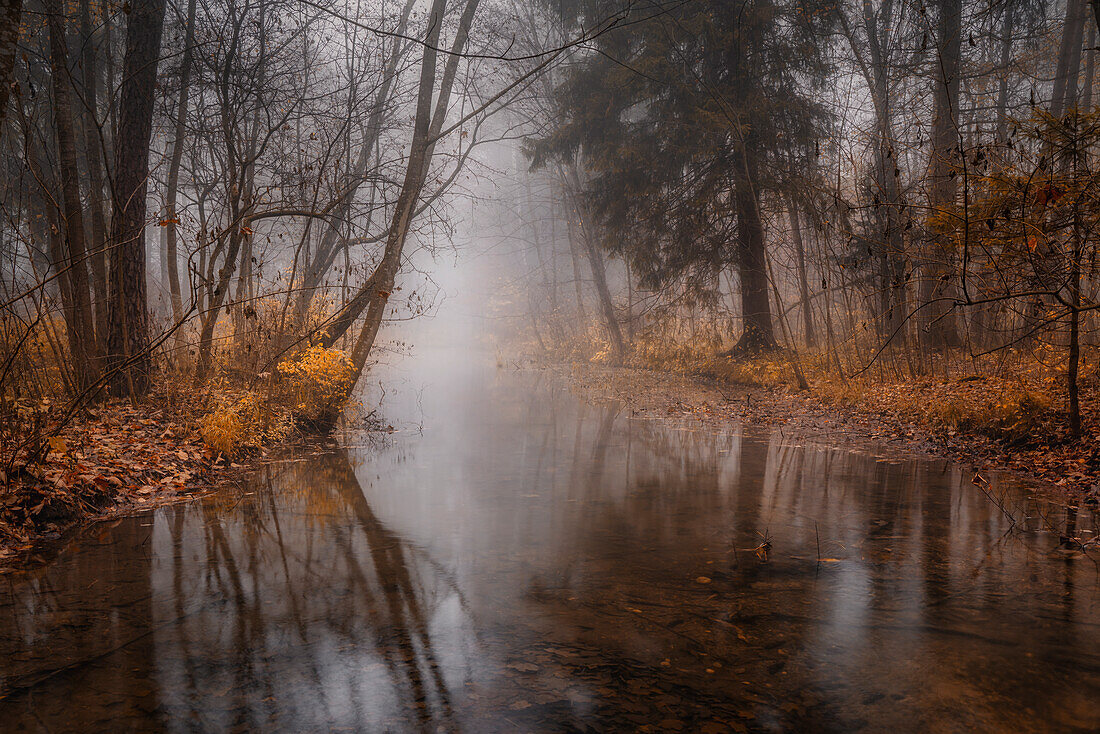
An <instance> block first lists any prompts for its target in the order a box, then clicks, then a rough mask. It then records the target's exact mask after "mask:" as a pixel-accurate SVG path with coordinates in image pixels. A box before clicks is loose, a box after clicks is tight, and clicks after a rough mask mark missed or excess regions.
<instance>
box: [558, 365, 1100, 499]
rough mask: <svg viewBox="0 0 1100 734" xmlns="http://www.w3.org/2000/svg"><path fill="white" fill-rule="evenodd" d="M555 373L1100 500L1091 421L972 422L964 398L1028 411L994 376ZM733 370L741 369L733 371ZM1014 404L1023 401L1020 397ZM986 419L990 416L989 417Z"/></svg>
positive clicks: (637, 409) (610, 392)
mask: <svg viewBox="0 0 1100 734" xmlns="http://www.w3.org/2000/svg"><path fill="white" fill-rule="evenodd" d="M549 369H552V370H556V371H560V372H563V373H565V374H567V375H568V377H569V379H571V380H572V382H573V385H574V386H575V388H576V389H577V390H578V391H579V392H581V393H582V394H583V395H584V396H585V397H586V398H587V399H589V400H595V401H600V400H608V399H610V400H616V401H619V402H621V403H622V404H623V405H624V406H626V407H627V408H629V410H630V411H631V413H632V414H633V415H636V416H642V417H654V418H657V417H686V418H693V419H699V420H703V421H707V422H715V423H722V422H730V421H739V422H749V423H762V424H767V425H771V426H776V427H781V428H783V429H785V430H790V431H794V432H798V433H803V434H807V435H827V436H829V437H830V438H831V439H835V440H836V441H838V442H844V443H848V444H854V445H870V444H874V445H877V446H889V447H893V448H895V449H897V450H899V451H903V452H905V453H909V454H920V455H925V456H938V457H944V458H950V459H954V460H956V461H959V462H961V463H963V464H965V465H968V466H971V467H972V468H973V469H974V470H975V471H976V472H978V474H979V476H980V473H981V472H983V471H993V470H1000V471H1008V472H1012V473H1014V474H1017V475H1019V476H1021V477H1024V478H1027V479H1030V480H1033V481H1038V482H1042V483H1044V484H1049V485H1051V486H1052V487H1053V488H1057V490H1058V492H1059V493H1060V494H1063V495H1064V497H1065V499H1066V501H1067V502H1070V503H1077V502H1084V503H1087V504H1095V503H1097V501H1098V499H1100V440H1098V438H1097V436H1096V435H1095V434H1094V429H1093V427H1092V425H1091V423H1088V424H1086V427H1085V429H1086V435H1085V436H1084V437H1083V438H1081V439H1079V440H1073V441H1071V440H1067V439H1066V438H1065V437H1064V435H1063V434H1062V432H1061V431H1060V429H1059V427H1058V426H1057V424H1056V420H1057V419H1056V417H1052V416H1055V414H1054V413H1053V412H1052V411H1050V410H1049V409H1046V410H1043V411H1039V410H1038V408H1036V410H1035V415H1031V414H1028V415H1026V416H1024V417H1025V418H1026V420H1023V419H1001V420H1000V422H999V423H998V424H997V425H980V424H978V423H976V422H973V421H972V420H971V417H972V416H974V415H976V414H978V413H979V412H980V411H979V410H978V409H977V408H973V407H971V408H967V407H966V406H986V405H994V406H996V405H998V402H997V400H998V399H1000V400H1001V403H1000V404H1002V405H1005V406H1006V408H1005V412H1006V415H1009V414H1011V411H1010V410H1009V408H1008V407H1007V406H1008V404H1009V403H1013V405H1012V406H1011V407H1012V408H1014V409H1015V410H1016V411H1023V412H1027V411H1029V410H1031V407H1030V406H1029V405H1028V404H1027V400H1028V399H1027V398H1026V397H1025V398H1021V397H1020V396H1019V394H1017V393H1011V394H1009V392H1008V391H1007V388H1006V387H1005V385H1003V384H1000V383H998V382H996V381H994V380H993V379H992V378H974V377H964V378H961V379H959V380H956V381H954V382H950V383H947V382H936V381H929V382H927V383H907V384H899V385H877V386H871V387H867V388H855V387H852V386H848V387H847V388H846V389H844V390H839V389H837V387H836V386H834V385H812V386H811V388H810V389H809V390H798V389H796V388H793V387H790V386H787V385H771V386H764V385H754V384H746V383H745V382H739V381H735V380H733V379H730V377H729V375H722V374H720V373H717V372H716V371H715V370H713V369H703V370H700V371H699V372H697V373H695V374H682V373H675V372H663V371H653V370H648V369H641V368H635V367H613V366H608V365H601V364H593V363H585V362H574V363H571V364H568V365H566V364H558V365H553V366H550V367H549ZM739 374H741V373H739ZM1021 403H1022V405H1021ZM989 420H998V419H996V418H990V419H989Z"/></svg>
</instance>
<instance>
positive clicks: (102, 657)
mask: <svg viewBox="0 0 1100 734" xmlns="http://www.w3.org/2000/svg"><path fill="white" fill-rule="evenodd" d="M418 400H419V397H418ZM423 410H424V432H423V434H422V435H421V434H418V433H413V434H410V435H398V436H397V437H395V438H394V439H393V440H391V441H389V442H387V443H386V444H385V445H381V446H377V445H376V446H363V447H353V448H349V449H346V450H343V449H314V450H303V451H300V452H298V453H297V454H294V455H289V456H287V457H285V458H284V459H283V460H281V461H280V462H277V463H273V464H271V465H269V466H268V467H267V468H266V469H265V470H263V471H262V472H261V473H260V474H259V475H258V476H257V477H256V479H255V481H254V482H253V483H252V486H251V487H250V488H249V492H250V493H249V494H247V495H245V496H243V497H242V496H240V494H239V493H234V492H227V493H225V494H223V495H219V496H216V497H213V498H209V499H208V500H206V501H203V502H200V503H194V504H191V505H185V506H178V507H173V508H168V509H164V510H160V511H158V512H156V513H155V514H151V515H146V516H142V517H137V518H131V519H127V520H123V521H121V522H118V523H115V524H114V525H112V526H101V527H97V528H93V529H92V530H91V531H89V532H88V533H86V534H85V535H84V536H83V537H81V538H79V539H78V540H77V541H76V542H75V543H74V544H73V546H72V547H71V548H70V549H69V550H68V551H67V552H66V553H64V554H62V555H61V557H60V558H58V559H57V560H56V561H55V562H54V563H53V564H52V565H50V566H49V567H47V568H45V569H42V570H39V571H36V572H33V573H32V574H30V575H27V576H23V577H17V578H11V579H8V580H6V583H7V588H6V589H5V590H3V591H0V656H2V658H0V659H3V660H5V663H4V666H3V669H2V671H0V695H2V696H3V698H2V699H0V721H3V722H5V726H11V727H13V728H15V729H17V730H19V729H27V730H50V731H52V730H58V729H60V730H85V729H89V728H108V727H109V728H111V729H125V728H134V729H164V728H167V729H180V730H195V729H197V730H225V729H240V730H250V729H259V728H263V729H272V728H279V729H286V730H292V731H293V730H315V729H319V728H320V729H331V728H349V729H358V730H377V731H387V730H401V731H404V730H409V731H437V730H439V731H456V730H465V731H478V732H480V731H517V730H546V731H560V730H608V729H615V730H621V729H636V728H642V727H650V728H651V729H654V730H685V731H688V730H690V731H714V732H719V731H748V730H754V731H755V730H763V731H780V730H790V729H796V730H797V729H801V730H805V729H815V730H823V731H832V730H835V731H851V730H859V729H861V728H863V729H866V730H882V729H885V728H889V727H892V728H895V729H897V730H899V731H906V730H929V731H956V730H972V729H982V730H988V729H992V728H1006V729H1012V730H1018V731H1042V730H1058V731H1073V730H1079V731H1088V730H1095V729H1096V728H1097V727H1100V710H1098V709H1097V708H1096V706H1095V702H1096V701H1097V700H1100V652H1098V650H1100V645H1098V644H1097V643H1100V592H1098V589H1100V580H1098V572H1097V565H1096V564H1095V563H1094V562H1093V561H1092V560H1090V559H1089V558H1088V557H1086V556H1084V555H1083V554H1081V553H1079V552H1072V551H1065V550H1059V549H1058V540H1059V538H1058V534H1057V533H1046V532H1041V528H1042V527H1044V525H1042V524H1040V523H1039V521H1038V520H1036V518H1040V517H1045V518H1046V520H1047V521H1053V520H1056V519H1058V518H1057V517H1056V515H1057V513H1060V512H1061V513H1063V514H1064V512H1065V511H1064V510H1060V509H1058V508H1052V507H1049V506H1045V505H1042V504H1041V503H1039V502H1038V501H1037V500H1032V499H1029V498H1028V497H1027V495H1026V494H1025V493H1023V492H1022V491H1021V490H1019V489H1017V488H1013V487H1002V488H999V489H998V488H995V491H1003V492H1004V498H1005V499H1004V502H1005V503H1006V504H1005V506H1004V508H1003V509H1002V507H1001V506H999V504H998V502H994V501H991V500H990V499H988V498H987V497H986V496H984V495H983V494H982V493H981V492H978V491H976V490H975V489H974V488H973V487H972V486H970V484H969V482H967V481H965V480H966V477H964V476H962V474H961V473H960V472H959V471H958V470H956V469H955V468H953V467H952V466H951V465H949V464H946V463H945V462H928V461H916V460H914V461H906V462H896V461H893V460H887V459H884V458H882V457H876V456H873V455H868V454H856V453H850V452H848V451H845V450H841V449H833V448H825V447H822V446H819V445H812V444H811V445H803V444H801V443H798V442H797V441H795V440H792V439H789V438H784V437H782V436H779V435H768V434H767V433H766V432H763V431H759V430H756V429H753V428H743V429H742V428H736V429H733V430H729V431H724V432H719V433H714V432H712V431H707V430H704V429H702V428H700V427H699V426H690V425H679V426H670V425H668V424H664V423H658V422H648V421H641V420H637V419H634V418H632V417H630V416H629V415H628V414H627V412H628V411H621V410H620V409H619V408H618V407H616V406H613V405H608V406H591V405H587V404H585V403H583V402H581V401H579V400H576V399H575V398H573V397H572V396H570V395H569V393H568V391H567V389H566V388H565V386H564V385H563V384H562V383H561V382H560V381H559V380H556V379H551V378H550V377H548V376H543V375H540V374H538V373H519V374H517V373H493V372H491V371H489V372H487V371H485V370H482V369H480V368H477V367H471V368H469V369H466V370H462V369H456V370H455V375H454V376H453V378H452V382H451V383H450V384H449V385H447V386H446V389H440V390H438V391H436V393H435V394H434V395H426V396H425V400H424V402H423ZM410 415H411V414H410ZM418 420H419V418H418ZM352 438H354V437H352ZM1010 516H1011V517H1010ZM1013 518H1015V519H1016V520H1018V521H1019V522H1020V524H1021V525H1022V526H1024V527H1025V528H1026V530H1027V531H1026V532H1019V531H1013V530H1012V525H1013ZM1062 520H1063V521H1065V522H1072V523H1075V527H1074V534H1075V535H1079V536H1081V535H1083V536H1084V537H1088V535H1089V533H1090V532H1091V531H1095V529H1096V527H1095V518H1094V517H1092V516H1091V515H1086V514H1085V513H1083V512H1082V513H1080V514H1078V515H1075V516H1065V517H1063V518H1062ZM1060 529H1063V530H1064V528H1060ZM765 539H767V541H768V542H769V543H770V552H769V553H768V554H767V557H768V560H767V561H764V560H762V556H763V555H764V554H763V553H762V552H760V550H759V549H760V546H761V544H762V543H763V542H764V540H765Z"/></svg>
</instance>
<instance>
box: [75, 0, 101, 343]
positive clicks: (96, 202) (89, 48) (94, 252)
mask: <svg viewBox="0 0 1100 734" xmlns="http://www.w3.org/2000/svg"><path fill="white" fill-rule="evenodd" d="M88 3H89V0H81V2H80V35H81V40H82V43H83V52H82V60H81V64H82V66H83V67H84V69H83V71H84V75H83V85H84V106H85V109H84V113H83V115H82V119H83V120H84V157H85V161H86V163H87V165H88V210H89V212H90V214H91V220H92V242H91V247H90V248H88V259H89V261H90V264H91V270H92V286H93V292H94V293H95V333H96V339H97V342H96V351H97V353H98V354H100V355H102V354H103V351H104V349H105V348H106V340H107V218H106V216H105V215H104V212H103V190H104V189H103V185H104V177H103V138H102V137H101V136H100V129H99V118H98V114H99V113H98V110H99V101H98V100H99V73H98V71H99V70H98V68H97V66H98V64H97V54H96V50H97V44H96V42H95V38H94V36H95V32H94V30H93V28H92V13H91V8H89V7H88Z"/></svg>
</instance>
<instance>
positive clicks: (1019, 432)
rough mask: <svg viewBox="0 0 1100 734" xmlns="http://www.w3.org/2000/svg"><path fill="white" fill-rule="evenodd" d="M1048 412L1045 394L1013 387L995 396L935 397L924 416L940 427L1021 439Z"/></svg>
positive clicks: (1029, 434)
mask: <svg viewBox="0 0 1100 734" xmlns="http://www.w3.org/2000/svg"><path fill="white" fill-rule="evenodd" d="M1049 412H1050V398H1048V397H1047V396H1046V395H1044V394H1042V393H1039V392H1036V391H1034V390H1026V389H1022V388H1016V389H1009V390H1006V391H1005V392H1003V393H1001V395H999V396H996V397H978V396H973V395H966V394H956V395H951V396H948V397H945V398H943V399H941V400H936V401H934V402H933V403H932V404H931V405H930V406H929V408H928V414H927V417H928V422H929V423H930V424H931V425H933V426H936V427H939V428H946V429H949V430H955V431H972V432H975V433H981V434H984V435H986V436H989V437H990V438H994V439H997V440H1000V441H1006V442H1009V443H1023V442H1026V441H1028V440H1029V439H1030V438H1032V436H1033V434H1035V433H1037V432H1039V431H1040V430H1041V429H1042V428H1043V426H1044V424H1045V422H1046V419H1047V417H1048V415H1049Z"/></svg>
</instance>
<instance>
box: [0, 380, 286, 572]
mask: <svg viewBox="0 0 1100 734" xmlns="http://www.w3.org/2000/svg"><path fill="white" fill-rule="evenodd" d="M32 435H33V434H32V433H31V432H30V431H29V430H24V431H23V432H21V433H18V432H12V434H9V435H8V436H5V439H6V440H5V441H4V444H5V446H4V451H3V454H2V455H3V456H4V457H5V465H4V467H3V469H2V473H3V476H2V478H0V479H2V482H3V484H4V486H5V490H4V492H3V494H2V496H0V573H5V572H7V571H11V570H13V569H15V568H20V567H24V566H27V565H33V564H34V563H35V558H36V556H37V555H38V554H40V553H42V552H46V551H47V550H48V546H49V545H50V544H51V543H53V542H57V541H60V540H61V539H62V538H63V537H64V536H65V535H66V534H68V533H70V532H71V531H73V530H74V529H76V528H77V527H80V526H83V525H86V524H90V523H92V522H97V521H102V520H109V519H112V518H116V517H122V516H125V515H127V514H130V513H132V512H135V511H138V510H144V509H149V508H151V507H157V506H160V505H164V504H169V503H172V502H179V501H185V500H189V499H191V498H193V497H196V496H200V495H202V494H206V493H208V492H210V491H213V490H214V489H215V488H217V487H218V486H221V485H222V484H224V482H226V481H228V480H229V479H231V478H232V477H233V476H236V475H238V474H240V473H242V472H244V471H246V470H247V469H249V468H251V466H252V465H253V464H254V463H255V462H257V461H258V460H260V459H262V457H263V455H264V453H265V452H264V450H257V451H254V452H250V453H248V454H244V455H242V456H240V457H233V458H229V457H227V456H226V455H224V454H222V453H221V452H218V451H214V450H212V449H210V448H209V447H208V446H206V445H205V443H204V441H203V437H202V435H201V432H200V431H199V430H198V428H197V424H196V423H195V421H194V419H193V417H192V416H190V415H189V414H188V413H186V412H183V411H179V410H170V409H167V408H164V407H156V406H155V405H139V406H134V405H131V404H129V403H122V402H112V403H106V404H103V405H101V406H97V407H96V408H94V409H91V410H88V411H87V412H86V413H85V414H84V415H82V416H81V417H80V418H79V419H78V420H74V421H72V422H71V423H69V424H68V425H66V426H65V427H64V428H63V429H61V430H60V431H57V432H56V435H52V436H50V437H49V438H48V439H44V440H41V442H40V441H39V440H34V439H33V438H32Z"/></svg>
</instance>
